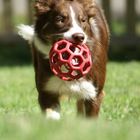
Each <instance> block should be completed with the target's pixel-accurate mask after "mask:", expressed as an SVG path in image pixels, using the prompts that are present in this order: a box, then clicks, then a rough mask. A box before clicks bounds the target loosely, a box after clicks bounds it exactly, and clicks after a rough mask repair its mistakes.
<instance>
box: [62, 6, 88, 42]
mask: <svg viewBox="0 0 140 140" xmlns="http://www.w3.org/2000/svg"><path fill="white" fill-rule="evenodd" d="M70 16H71V19H72V27H71V28H70V29H69V30H68V31H67V32H65V33H64V38H65V39H68V40H70V41H73V39H72V35H74V34H75V33H82V34H84V36H85V39H84V41H83V43H86V41H87V35H86V34H85V32H84V31H83V29H82V28H81V27H80V26H79V25H78V23H77V20H76V16H75V13H74V10H73V9H72V7H71V6H70Z"/></svg>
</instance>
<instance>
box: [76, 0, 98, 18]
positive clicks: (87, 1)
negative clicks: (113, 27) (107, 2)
mask: <svg viewBox="0 0 140 140" xmlns="http://www.w3.org/2000/svg"><path fill="white" fill-rule="evenodd" d="M77 1H78V2H79V3H81V4H82V5H83V7H84V9H85V11H86V13H87V15H88V16H89V17H93V16H94V15H95V14H96V12H95V11H96V8H95V7H96V2H95V0H77Z"/></svg>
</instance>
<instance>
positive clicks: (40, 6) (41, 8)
mask: <svg viewBox="0 0 140 140" xmlns="http://www.w3.org/2000/svg"><path fill="white" fill-rule="evenodd" d="M51 3H52V0H36V1H35V4H34V7H35V12H36V16H38V15H41V14H42V13H45V12H48V11H49V10H50V5H51Z"/></svg>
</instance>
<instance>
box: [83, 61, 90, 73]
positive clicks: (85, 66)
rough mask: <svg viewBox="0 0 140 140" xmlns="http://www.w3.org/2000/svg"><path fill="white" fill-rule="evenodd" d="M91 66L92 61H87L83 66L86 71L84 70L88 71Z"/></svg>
mask: <svg viewBox="0 0 140 140" xmlns="http://www.w3.org/2000/svg"><path fill="white" fill-rule="evenodd" d="M89 67H90V63H89V62H87V63H86V64H85V65H84V67H83V71H84V72H85V71H87V70H88V68H89Z"/></svg>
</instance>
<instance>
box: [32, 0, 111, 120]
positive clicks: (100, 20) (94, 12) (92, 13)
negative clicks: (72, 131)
mask: <svg viewBox="0 0 140 140" xmlns="http://www.w3.org/2000/svg"><path fill="white" fill-rule="evenodd" d="M69 4H71V5H73V7H75V8H77V10H78V9H80V10H79V11H77V12H80V11H81V9H82V11H84V12H83V13H84V14H86V17H87V18H88V19H85V20H87V21H86V22H85V23H82V25H81V26H82V28H84V31H85V32H86V34H87V35H88V36H89V37H90V40H91V41H90V43H88V44H87V45H88V46H89V48H90V50H91V52H92V61H93V66H92V69H91V71H90V72H89V73H88V74H87V76H86V77H85V79H87V80H92V82H93V84H94V85H95V86H96V87H97V90H98V91H97V93H98V94H97V97H96V99H94V100H93V99H91V100H84V99H80V100H78V101H77V111H78V113H81V114H83V113H84V112H85V114H86V116H88V117H95V116H97V115H98V113H99V110H100V104H101V102H102V98H103V95H104V94H103V87H104V83H105V75H106V62H107V51H108V44H109V31H108V27H107V23H106V20H105V18H104V15H103V13H102V11H101V10H100V8H99V7H98V6H97V5H96V3H95V2H93V0H38V1H36V2H35V9H36V18H37V20H36V25H35V30H36V32H37V33H38V36H39V38H40V39H41V40H42V41H43V42H45V43H46V44H47V43H48V40H49V43H53V42H54V41H55V39H54V38H53V37H52V36H51V34H52V33H55V32H56V31H58V32H59V31H60V30H59V26H60V25H58V26H57V27H56V24H55V25H51V26H53V28H54V29H55V30H53V28H50V27H49V28H47V29H46V30H45V31H44V32H42V31H41V30H40V29H41V28H42V25H43V24H44V20H45V18H47V20H48V21H49V20H52V19H51V18H52V16H50V15H49V14H53V15H54V14H55V13H51V12H50V10H52V9H55V12H58V13H61V14H62V15H63V16H66V17H67V16H68V15H67V14H68V13H67V12H66V11H67V6H68V5H69ZM56 14H57V13H56ZM79 14H82V13H79ZM49 16H50V17H49ZM44 17H45V18H44ZM91 18H94V19H95V20H96V23H97V27H98V28H99V31H100V35H101V36H100V38H99V39H98V38H96V35H94V34H93V32H92V31H91V27H90V25H89V20H90V19H91ZM82 20H84V19H82ZM46 22H47V21H46ZM61 26H65V27H64V30H67V28H69V27H70V26H71V23H70V19H66V21H65V22H64V25H61ZM92 26H94V25H92ZM57 28H58V29H57ZM46 36H47V38H45V37H46ZM32 52H33V61H34V68H35V77H36V86H37V90H38V92H39V98H38V99H39V104H40V106H41V109H42V110H43V111H45V110H46V109H47V108H53V109H58V110H59V109H60V103H59V95H58V94H57V93H53V94H52V93H50V92H47V91H44V90H43V89H44V83H45V82H46V79H47V80H49V78H50V77H51V76H52V75H53V73H52V71H51V70H50V66H49V60H47V59H44V55H43V54H41V53H40V52H39V51H38V50H37V49H36V48H35V46H34V44H33V48H32ZM84 107H85V111H84Z"/></svg>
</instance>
